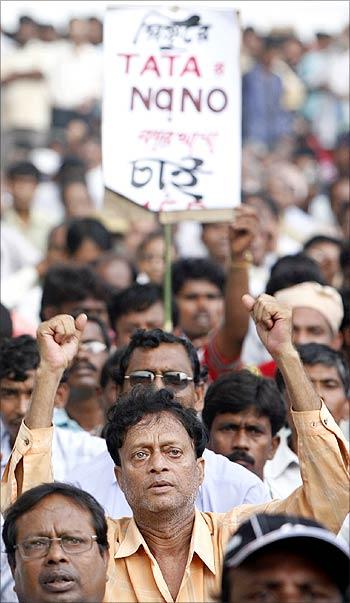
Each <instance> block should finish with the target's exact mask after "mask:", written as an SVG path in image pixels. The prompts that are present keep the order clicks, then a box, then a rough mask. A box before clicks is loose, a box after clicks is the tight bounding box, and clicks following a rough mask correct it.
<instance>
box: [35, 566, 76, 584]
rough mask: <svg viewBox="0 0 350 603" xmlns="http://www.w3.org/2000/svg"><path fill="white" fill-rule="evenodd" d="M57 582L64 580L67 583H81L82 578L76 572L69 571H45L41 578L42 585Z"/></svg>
mask: <svg viewBox="0 0 350 603" xmlns="http://www.w3.org/2000/svg"><path fill="white" fill-rule="evenodd" d="M56 580H64V581H65V582H69V581H73V582H77V583H80V578H79V576H78V575H77V574H76V572H73V571H70V570H67V569H64V570H63V569H58V568H56V569H46V570H45V569H44V570H43V571H42V572H41V574H40V576H39V583H40V584H48V583H50V582H55V581H56Z"/></svg>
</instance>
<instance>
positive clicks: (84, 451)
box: [0, 421, 106, 481]
mask: <svg viewBox="0 0 350 603" xmlns="http://www.w3.org/2000/svg"><path fill="white" fill-rule="evenodd" d="M0 429H1V452H2V459H1V474H2V473H3V471H4V469H5V466H6V463H7V461H8V459H9V457H10V454H11V446H10V436H9V433H8V431H7V430H6V428H5V427H4V424H3V423H2V421H0ZM105 449H106V442H105V441H104V440H103V439H102V438H97V437H95V436H92V435H90V434H89V433H87V432H85V431H82V432H80V431H79V432H77V431H70V430H69V429H60V428H59V427H55V429H54V436H53V442H52V466H53V471H54V478H55V480H57V481H63V480H65V478H66V475H67V474H68V473H69V472H70V471H72V469H73V467H75V466H76V465H77V464H78V463H81V462H83V463H88V462H90V463H91V461H92V459H93V458H94V457H96V456H98V455H99V454H100V453H101V452H102V451H103V450H105Z"/></svg>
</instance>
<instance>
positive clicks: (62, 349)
mask: <svg viewBox="0 0 350 603" xmlns="http://www.w3.org/2000/svg"><path fill="white" fill-rule="evenodd" d="M86 321H87V316H86V314H79V316H78V317H77V318H75V319H74V318H73V316H69V315H68V314H59V315H57V316H54V317H53V318H50V320H47V321H45V322H43V323H41V325H40V326H39V328H38V331H37V341H38V346H39V352H40V359H41V365H45V366H46V367H47V368H48V369H50V370H52V371H56V370H62V371H63V370H64V369H66V368H67V367H68V366H69V364H70V363H71V361H72V360H73V358H74V356H75V355H76V353H77V351H78V345H79V341H80V338H81V335H82V333H83V330H84V327H85V325H86Z"/></svg>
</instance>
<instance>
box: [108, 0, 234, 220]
mask: <svg viewBox="0 0 350 603" xmlns="http://www.w3.org/2000/svg"><path fill="white" fill-rule="evenodd" d="M239 46H240V28H239V24H238V19H237V15H236V13H235V12H234V11H233V10H232V9H221V8H220V9H214V8H213V9H207V8H205V9H203V10H202V9H201V8H198V7H192V8H191V6H190V5H189V6H188V7H187V5H186V7H185V8H179V9H177V10H170V9H169V8H167V7H165V8H163V6H162V7H160V6H156V7H152V6H147V5H144V3H140V4H139V5H138V6H121V7H115V8H110V9H108V10H107V11H106V18H105V24H104V95H103V122H102V142H103V171H104V179H105V186H106V187H107V189H109V190H111V191H114V192H115V193H118V194H120V195H122V196H124V197H126V198H127V199H130V200H131V201H133V202H134V203H136V204H137V205H139V206H140V207H143V208H146V209H148V210H152V211H154V212H160V214H162V215H163V216H164V215H167V216H168V218H169V216H173V218H169V220H170V221H171V220H173V221H177V220H179V219H182V218H183V217H186V216H187V217H188V215H189V214H188V212H190V215H191V219H196V216H198V218H199V219H201V220H203V214H205V213H206V212H208V211H209V212H210V213H212V211H213V210H215V211H214V214H215V219H216V220H218V219H220V217H221V219H225V216H227V211H228V210H230V211H232V208H233V207H234V206H235V205H237V204H238V203H239V200H240V184H241V182H240V181H241V178H240V171H241V160H240V156H241V78H240V68H239ZM230 215H231V214H230ZM174 216H175V218H174ZM165 221H166V220H165Z"/></svg>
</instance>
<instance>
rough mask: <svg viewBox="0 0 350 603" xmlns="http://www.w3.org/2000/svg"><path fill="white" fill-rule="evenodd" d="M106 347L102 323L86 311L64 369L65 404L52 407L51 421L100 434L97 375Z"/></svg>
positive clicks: (107, 341) (101, 421) (101, 411)
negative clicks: (72, 355) (78, 338)
mask: <svg viewBox="0 0 350 603" xmlns="http://www.w3.org/2000/svg"><path fill="white" fill-rule="evenodd" d="M110 347H111V343H110V339H109V335H108V331H107V328H106V326H105V324H104V323H103V322H102V321H101V320H100V319H99V318H97V317H96V316H93V315H91V316H90V315H88V320H87V323H86V325H85V328H84V332H83V334H82V338H81V341H80V342H79V347H78V352H77V355H76V356H75V358H74V359H73V362H72V365H71V366H70V368H69V370H68V377H67V382H68V385H69V397H68V400H67V403H66V406H65V408H62V409H57V410H56V411H55V414H54V423H55V425H58V426H59V427H62V428H65V429H73V430H75V431H76V430H77V429H85V430H86V431H88V432H89V433H91V434H92V435H100V433H101V431H102V429H103V425H104V423H105V415H104V409H103V403H102V390H101V386H100V377H101V371H102V367H103V365H104V363H105V362H106V360H107V358H108V355H109V350H110Z"/></svg>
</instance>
